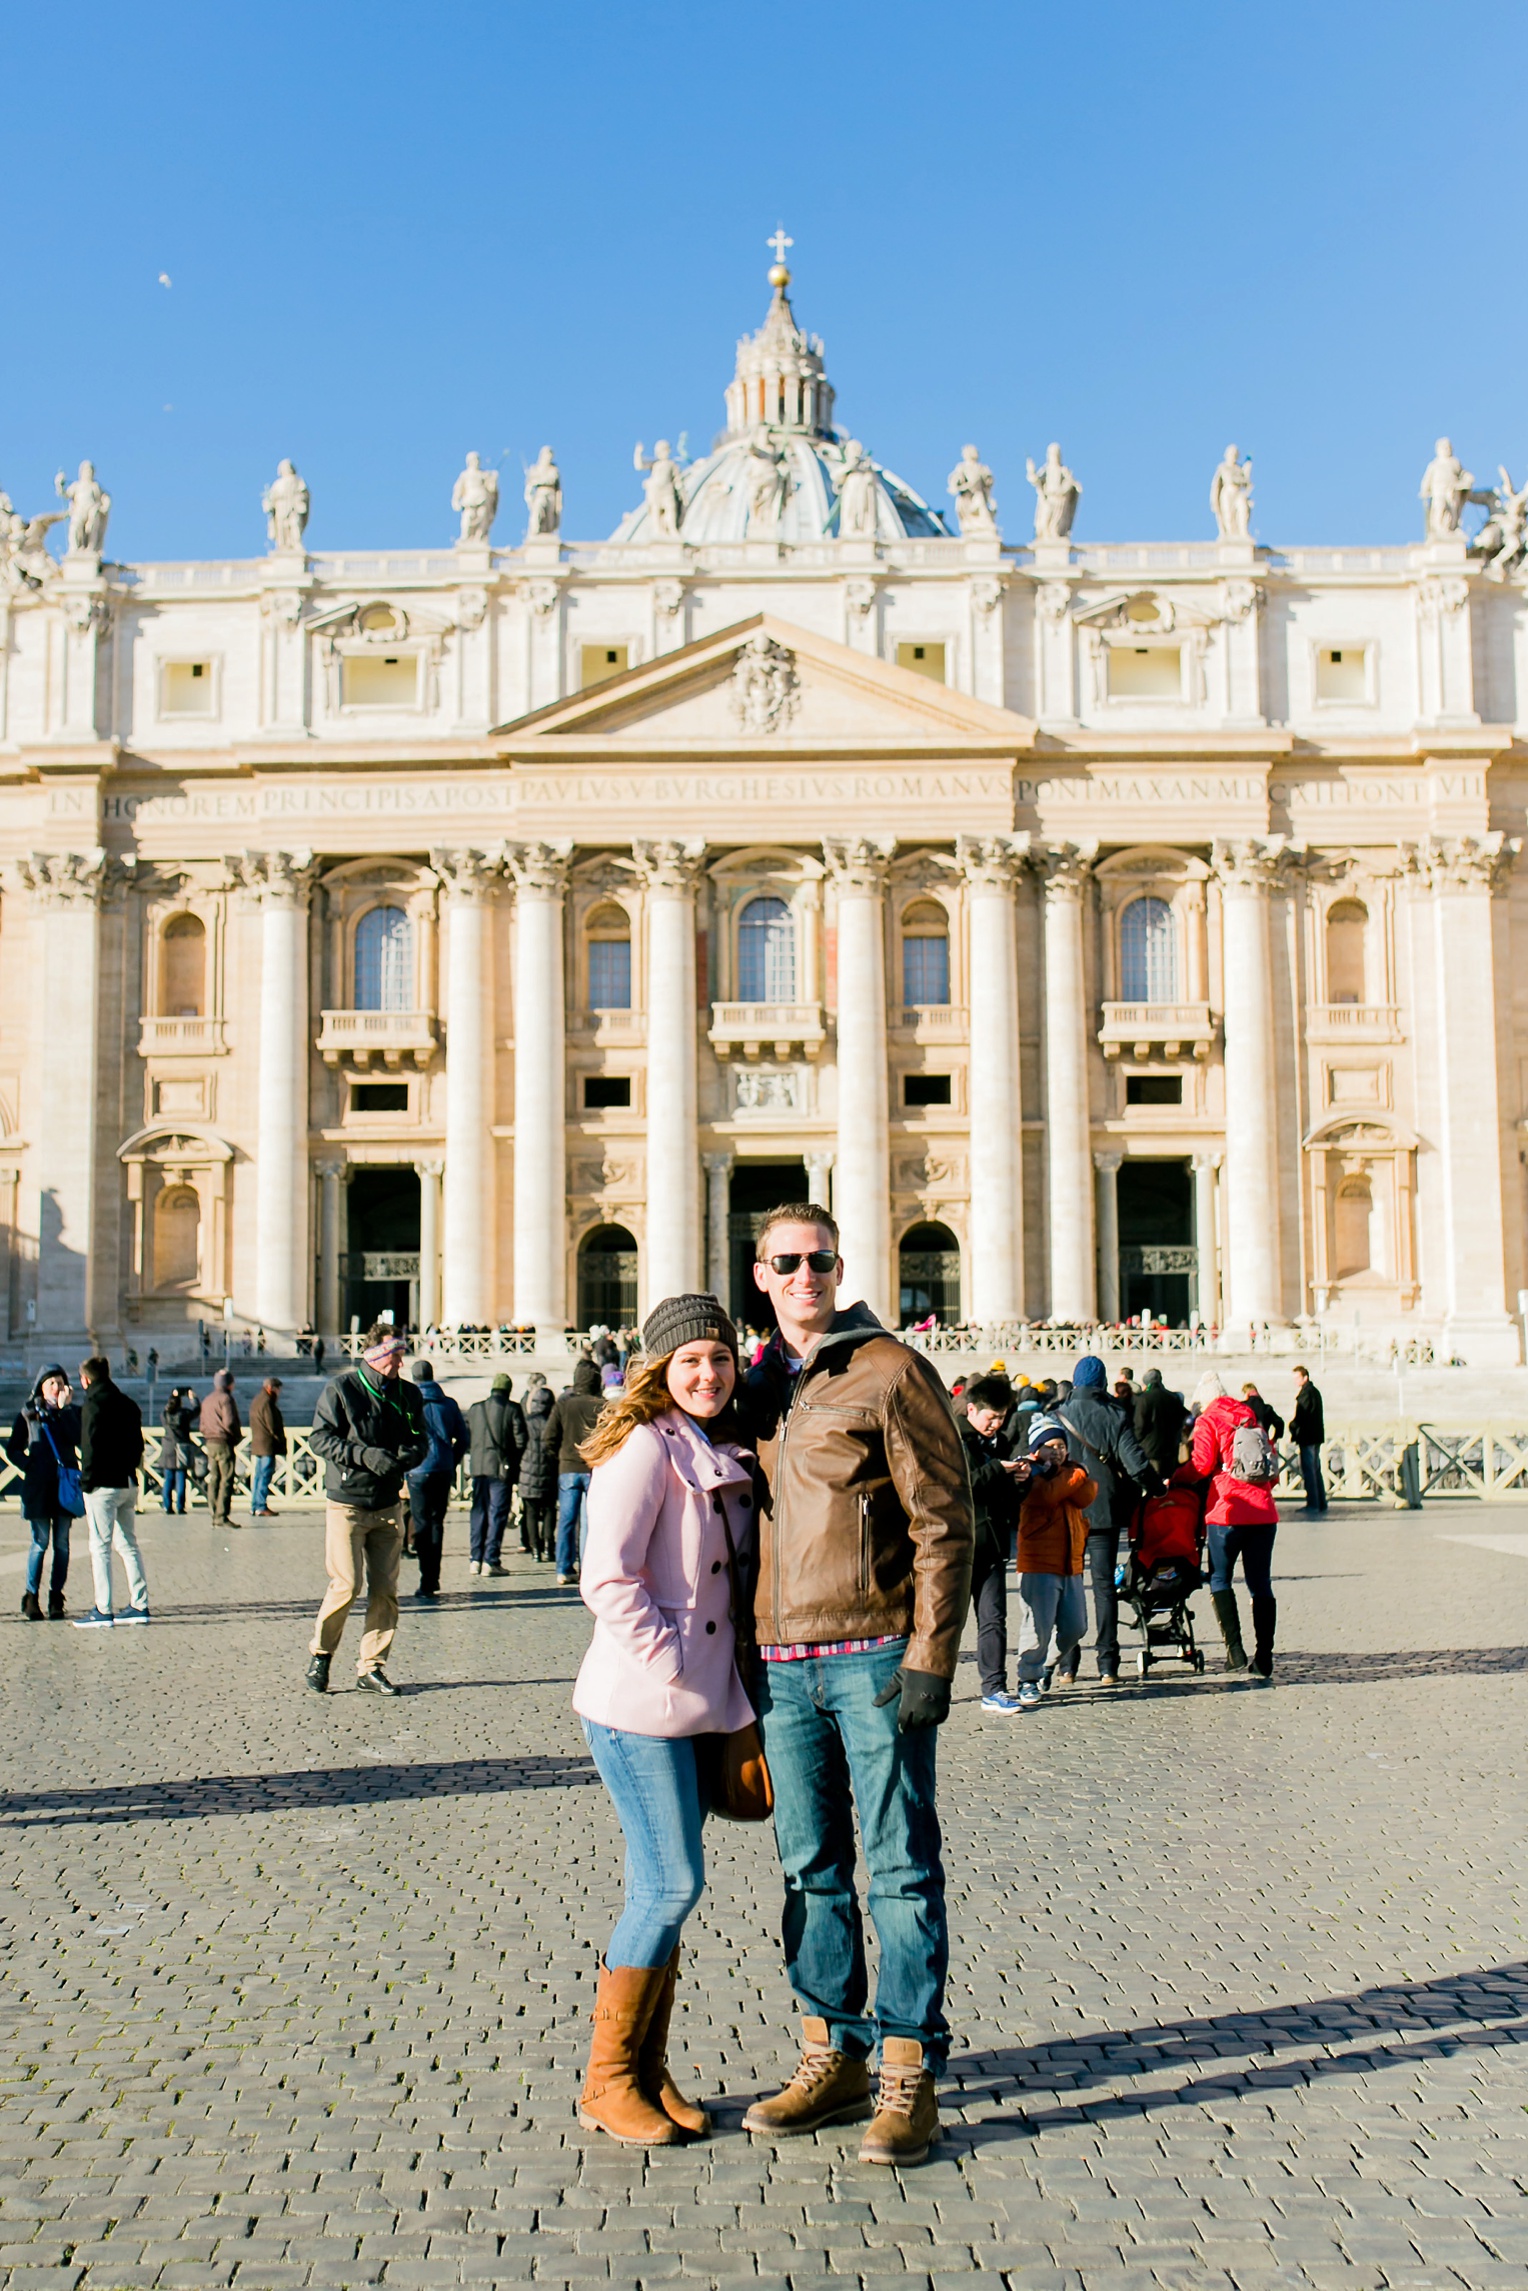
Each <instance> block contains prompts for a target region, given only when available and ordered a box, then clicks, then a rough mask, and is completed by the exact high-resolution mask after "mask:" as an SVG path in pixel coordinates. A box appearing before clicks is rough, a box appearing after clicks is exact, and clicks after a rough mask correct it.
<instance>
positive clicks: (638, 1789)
mask: <svg viewBox="0 0 1528 2291" xmlns="http://www.w3.org/2000/svg"><path fill="white" fill-rule="evenodd" d="M579 1723H580V1725H581V1726H582V1727H583V1730H584V1740H585V1741H586V1742H587V1743H588V1745H589V1748H590V1751H591V1752H592V1754H593V1757H594V1763H595V1765H596V1766H597V1767H598V1768H599V1770H600V1779H601V1780H602V1781H603V1783H604V1785H605V1787H606V1789H607V1790H608V1791H609V1792H610V1795H611V1798H612V1799H613V1801H614V1803H615V1810H616V1814H617V1816H618V1817H619V1819H620V1824H621V1833H622V1835H623V1836H624V1838H625V1840H626V1906H625V1908H624V1909H623V1910H622V1912H621V1915H620V1917H619V1918H618V1919H617V1921H616V1928H615V1931H614V1932H613V1933H612V1934H611V1936H610V1939H609V1940H608V1942H607V1943H606V1944H605V1962H606V1964H607V1965H641V1966H648V1967H652V1966H655V1965H666V1964H667V1963H668V1961H669V1959H670V1957H672V1956H673V1954H674V1951H675V1949H676V1948H677V1947H678V1945H679V1934H680V1930H681V1928H682V1927H683V1924H684V1921H685V1919H686V1918H687V1917H688V1916H689V1914H690V1911H691V1910H692V1909H693V1908H694V1907H695V1904H696V1902H697V1901H699V1899H700V1897H701V1894H702V1893H703V1892H704V1890H705V1883H706V1864H705V1857H704V1855H703V1853H702V1851H701V1843H700V1827H701V1823H702V1822H703V1821H704V1819H705V1815H704V1813H703V1811H702V1808H701V1803H700V1780H699V1777H698V1775H697V1773H696V1770H695V1744H694V1742H693V1741H692V1740H690V1738H689V1737H688V1736H685V1737H682V1738H681V1739H679V1740H677V1741H671V1740H670V1739H669V1738H668V1737H666V1736H664V1735H658V1734H628V1733H626V1732H625V1730H624V1729H623V1728H621V1727H616V1726H596V1725H595V1724H594V1722H593V1721H592V1720H591V1719H588V1718H585V1719H581V1720H580V1721H579Z"/></svg>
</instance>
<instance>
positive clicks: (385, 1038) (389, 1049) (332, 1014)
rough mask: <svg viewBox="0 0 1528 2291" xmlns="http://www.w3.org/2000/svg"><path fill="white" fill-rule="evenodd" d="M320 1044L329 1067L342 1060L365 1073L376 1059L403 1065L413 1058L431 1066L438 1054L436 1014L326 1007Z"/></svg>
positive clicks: (415, 1062)
mask: <svg viewBox="0 0 1528 2291" xmlns="http://www.w3.org/2000/svg"><path fill="white" fill-rule="evenodd" d="M321 1016H322V1024H321V1025H320V1027H319V1030H318V1047H319V1051H320V1053H321V1054H322V1057H323V1060H324V1064H325V1065H326V1066H338V1065H339V1064H340V1063H341V1062H342V1061H343V1062H345V1063H346V1064H349V1065H352V1066H358V1067H360V1068H361V1070H362V1071H363V1072H364V1071H365V1069H366V1068H367V1067H368V1066H370V1065H371V1063H372V1061H373V1060H374V1059H379V1060H380V1061H381V1063H382V1064H383V1065H384V1066H394V1067H396V1066H401V1065H403V1063H404V1061H405V1060H406V1059H412V1060H413V1062H414V1064H415V1065H416V1066H428V1064H429V1063H430V1060H431V1058H432V1057H433V1056H434V1054H435V1014H434V1012H433V1011H430V1010H326V1011H324V1012H323V1013H322V1014H321Z"/></svg>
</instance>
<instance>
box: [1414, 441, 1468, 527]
mask: <svg viewBox="0 0 1528 2291" xmlns="http://www.w3.org/2000/svg"><path fill="white" fill-rule="evenodd" d="M1474 483H1475V480H1474V478H1473V477H1471V475H1470V473H1469V471H1468V470H1467V469H1466V468H1465V466H1464V464H1463V462H1462V461H1461V460H1460V459H1459V456H1458V455H1457V454H1456V453H1455V451H1454V449H1453V446H1452V445H1451V444H1450V442H1449V440H1448V439H1447V438H1439V440H1438V442H1437V444H1436V445H1435V446H1434V447H1433V457H1432V460H1431V461H1430V462H1429V463H1428V465H1427V467H1426V468H1425V469H1424V470H1423V472H1422V482H1421V484H1420V486H1419V487H1418V488H1417V495H1418V499H1419V500H1420V501H1421V502H1422V504H1423V517H1424V520H1425V523H1424V530H1425V532H1426V535H1427V538H1428V540H1429V541H1449V540H1452V539H1453V537H1454V535H1455V534H1456V533H1457V532H1458V530H1459V520H1460V518H1461V517H1462V516H1463V515H1464V505H1465V503H1466V502H1467V501H1468V499H1469V497H1470V491H1471V488H1472V487H1473V485H1474Z"/></svg>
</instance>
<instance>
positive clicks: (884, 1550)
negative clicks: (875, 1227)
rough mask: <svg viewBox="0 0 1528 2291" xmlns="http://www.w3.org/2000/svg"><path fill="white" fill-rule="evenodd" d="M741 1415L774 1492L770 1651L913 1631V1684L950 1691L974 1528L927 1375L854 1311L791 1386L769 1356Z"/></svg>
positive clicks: (936, 1385) (913, 1357)
mask: <svg viewBox="0 0 1528 2291" xmlns="http://www.w3.org/2000/svg"><path fill="white" fill-rule="evenodd" d="M793 1386H794V1390H793V1389H792V1387H793ZM739 1414H740V1416H741V1417H742V1420H743V1427H744V1436H745V1438H747V1439H748V1440H749V1442H750V1443H751V1444H752V1445H754V1446H755V1447H756V1448H757V1450H758V1455H759V1462H760V1465H761V1466H762V1468H763V1475H764V1480H765V1485H766V1489H767V1501H766V1503H765V1506H764V1516H763V1517H762V1518H761V1520H760V1522H759V1575H758V1584H757V1588H756V1591H755V1594H754V1618H755V1627H756V1630H757V1635H758V1639H759V1643H760V1645H761V1646H797V1645H801V1644H803V1643H804V1644H807V1645H820V1644H823V1643H825V1642H829V1641H832V1640H835V1639H878V1638H900V1637H901V1636H902V1635H903V1634H904V1633H906V1634H907V1637H908V1648H907V1654H906V1658H905V1660H906V1664H907V1668H908V1669H909V1670H916V1671H929V1672H932V1673H933V1674H934V1675H935V1676H937V1677H939V1678H953V1677H954V1676H955V1665H956V1662H957V1660H958V1657H959V1652H960V1633H961V1629H962V1626H963V1625H964V1623H965V1619H966V1609H967V1607H968V1605H969V1604H970V1598H971V1554H972V1549H973V1545H974V1542H975V1526H974V1517H973V1512H972V1505H971V1482H970V1476H969V1474H968V1472H967V1469H966V1453H965V1449H964V1448H963V1447H962V1445H961V1440H960V1434H959V1432H958V1431H957V1430H956V1427H955V1419H954V1417H953V1415H952V1414H951V1412H950V1404H949V1401H948V1400H947V1398H946V1397H945V1392H944V1387H943V1386H942V1385H941V1384H940V1382H939V1379H938V1378H937V1376H935V1374H934V1372H933V1370H932V1369H931V1368H930V1367H929V1366H928V1363H927V1362H926V1361H925V1360H924V1359H923V1358H922V1357H921V1356H920V1355H919V1354H918V1353H916V1352H913V1351H911V1350H910V1349H909V1348H908V1347H907V1346H906V1345H905V1344H902V1343H900V1342H899V1341H898V1340H897V1338H896V1337H894V1336H892V1335H890V1334H889V1333H888V1332H887V1331H886V1330H885V1329H883V1328H882V1326H881V1324H880V1322H879V1321H878V1320H877V1319H876V1318H875V1316H874V1314H873V1313H872V1312H871V1311H870V1309H869V1307H868V1306H866V1305H853V1306H851V1307H850V1308H849V1310H848V1311H847V1312H842V1313H840V1314H838V1316H837V1318H836V1319H835V1321H834V1323H833V1326H832V1328H831V1329H830V1330H829V1331H828V1333H827V1334H826V1335H825V1336H822V1337H819V1339H818V1340H817V1343H816V1344H815V1345H814V1346H813V1348H812V1350H811V1352H810V1353H809V1354H808V1356H807V1359H806V1363H805V1365H804V1367H803V1368H802V1370H801V1372H800V1374H799V1376H797V1377H795V1378H794V1379H793V1378H792V1377H791V1375H790V1372H789V1370H788V1369H787V1368H786V1366H785V1363H784V1360H783V1358H782V1356H781V1352H780V1348H779V1344H778V1342H774V1343H772V1344H771V1345H770V1347H769V1349H768V1351H767V1352H766V1353H765V1354H764V1356H763V1358H762V1359H761V1360H760V1362H759V1364H758V1366H757V1367H756V1368H754V1369H753V1370H751V1371H750V1373H749V1376H748V1380H747V1383H746V1386H745V1388H744V1391H743V1395H742V1402H741V1406H740V1409H739Z"/></svg>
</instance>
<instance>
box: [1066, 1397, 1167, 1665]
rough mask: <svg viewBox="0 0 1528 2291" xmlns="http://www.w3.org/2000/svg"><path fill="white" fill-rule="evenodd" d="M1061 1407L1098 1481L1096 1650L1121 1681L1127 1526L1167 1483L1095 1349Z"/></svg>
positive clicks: (1091, 1546)
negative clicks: (1123, 1533)
mask: <svg viewBox="0 0 1528 2291" xmlns="http://www.w3.org/2000/svg"><path fill="white" fill-rule="evenodd" d="M1055 1413H1056V1415H1057V1416H1059V1418H1060V1419H1061V1422H1062V1423H1063V1424H1064V1425H1065V1426H1066V1428H1067V1431H1068V1433H1069V1434H1070V1435H1071V1441H1072V1461H1073V1462H1074V1463H1077V1464H1081V1466H1082V1468H1083V1470H1084V1471H1085V1472H1086V1473H1087V1475H1088V1477H1089V1479H1090V1480H1092V1482H1093V1484H1094V1491H1095V1492H1094V1496H1093V1500H1092V1502H1091V1503H1090V1504H1089V1506H1088V1548H1087V1561H1088V1575H1089V1578H1090V1580H1091V1583H1092V1589H1093V1649H1094V1654H1095V1656H1096V1657H1097V1661H1098V1677H1099V1682H1100V1684H1101V1685H1103V1686H1118V1684H1119V1592H1118V1591H1117V1590H1116V1588H1115V1583H1114V1570H1115V1567H1116V1565H1117V1564H1118V1561H1119V1538H1120V1529H1121V1528H1122V1527H1124V1526H1126V1525H1127V1524H1128V1522H1129V1519H1130V1514H1131V1512H1132V1511H1133V1509H1134V1507H1135V1505H1136V1503H1137V1501H1138V1500H1139V1498H1140V1497H1141V1496H1142V1495H1150V1494H1152V1493H1154V1492H1155V1490H1156V1489H1157V1488H1158V1487H1159V1486H1160V1485H1161V1479H1160V1476H1159V1475H1158V1473H1157V1471H1156V1469H1155V1467H1154V1466H1153V1464H1152V1461H1151V1458H1150V1457H1149V1456H1148V1455H1147V1453H1146V1451H1145V1449H1144V1448H1143V1447H1142V1446H1141V1443H1140V1441H1139V1440H1138V1439H1137V1438H1136V1436H1135V1427H1134V1425H1133V1424H1132V1423H1131V1421H1130V1418H1129V1416H1128V1415H1127V1414H1126V1412H1125V1410H1124V1409H1123V1408H1122V1407H1121V1406H1120V1404H1119V1402H1118V1401H1117V1400H1115V1399H1114V1398H1113V1397H1112V1396H1111V1394H1110V1391H1109V1378H1108V1375H1107V1372H1106V1371H1105V1368H1104V1364H1103V1362H1102V1361H1101V1360H1100V1359H1099V1358H1098V1356H1097V1354H1096V1353H1092V1352H1085V1353H1084V1354H1083V1356H1082V1358H1081V1359H1080V1360H1079V1361H1078V1363H1077V1366H1076V1367H1075V1368H1074V1369H1073V1371H1072V1381H1071V1389H1070V1391H1068V1392H1066V1394H1065V1397H1064V1398H1063V1397H1060V1396H1059V1395H1058V1398H1057V1403H1056V1408H1055ZM1078 1652H1079V1650H1078V1649H1077V1648H1075V1647H1074V1648H1073V1649H1072V1652H1071V1656H1070V1658H1069V1660H1068V1661H1066V1662H1064V1663H1061V1664H1058V1666H1057V1670H1056V1677H1057V1679H1058V1680H1066V1681H1070V1680H1072V1679H1075V1678H1076V1676H1077V1658H1078Z"/></svg>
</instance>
